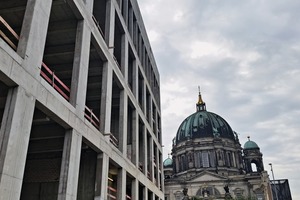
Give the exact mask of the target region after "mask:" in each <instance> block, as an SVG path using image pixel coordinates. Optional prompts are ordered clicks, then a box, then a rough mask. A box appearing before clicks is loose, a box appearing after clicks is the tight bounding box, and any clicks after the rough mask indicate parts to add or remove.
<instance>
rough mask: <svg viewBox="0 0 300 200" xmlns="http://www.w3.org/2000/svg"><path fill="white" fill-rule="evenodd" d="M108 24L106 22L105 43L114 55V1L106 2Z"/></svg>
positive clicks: (108, 0)
mask: <svg viewBox="0 0 300 200" xmlns="http://www.w3.org/2000/svg"><path fill="white" fill-rule="evenodd" d="M106 16H107V18H106V22H105V33H104V35H105V36H104V38H105V42H106V44H107V46H108V48H110V50H111V53H113V47H114V33H115V8H114V5H113V2H112V0H107V2H106Z"/></svg>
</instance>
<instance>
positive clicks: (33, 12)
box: [17, 0, 52, 78]
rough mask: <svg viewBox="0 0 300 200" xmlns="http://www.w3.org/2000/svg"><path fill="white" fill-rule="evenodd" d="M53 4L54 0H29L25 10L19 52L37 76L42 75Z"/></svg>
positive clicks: (30, 71)
mask: <svg viewBox="0 0 300 200" xmlns="http://www.w3.org/2000/svg"><path fill="white" fill-rule="evenodd" d="M51 5H52V1H39V0H28V1H27V6H26V10H25V15H24V20H23V25H22V30H21V34H20V40H19V44H18V49H17V53H18V54H19V55H20V56H21V57H23V58H24V63H23V66H24V67H25V68H26V70H27V71H28V72H29V73H30V74H31V75H32V76H33V77H35V78H38V77H39V76H40V68H41V64H42V59H43V53H44V48H45V42H46V36H47V30H48V28H47V27H48V22H49V17H50V11H51Z"/></svg>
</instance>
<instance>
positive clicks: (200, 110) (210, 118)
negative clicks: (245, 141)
mask: <svg viewBox="0 0 300 200" xmlns="http://www.w3.org/2000/svg"><path fill="white" fill-rule="evenodd" d="M196 105H197V111H196V112H195V113H194V114H192V115H190V116H188V117H187V118H186V119H185V120H184V121H183V122H182V123H181V125H180V126H179V129H178V131H177V135H176V138H175V140H176V144H178V143H179V142H182V141H185V140H190V139H195V138H204V137H221V138H228V139H232V140H234V139H235V135H234V132H233V131H232V129H231V127H230V126H229V124H228V123H227V122H226V121H225V120H224V119H223V118H222V117H220V116H219V115H217V114H215V113H212V112H208V111H206V106H205V103H204V101H203V100H202V97H201V94H200V92H199V100H198V103H197V104H196Z"/></svg>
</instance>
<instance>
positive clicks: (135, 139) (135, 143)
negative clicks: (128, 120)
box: [131, 110, 139, 167]
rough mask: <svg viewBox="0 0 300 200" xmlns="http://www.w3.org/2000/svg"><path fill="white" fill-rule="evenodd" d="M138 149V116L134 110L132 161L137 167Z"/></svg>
mask: <svg viewBox="0 0 300 200" xmlns="http://www.w3.org/2000/svg"><path fill="white" fill-rule="evenodd" d="M138 149H139V116H138V113H137V111H136V110H133V112H132V151H131V153H132V155H131V160H132V162H133V163H134V164H135V165H136V166H137V167H138V166H139V163H138V160H139V158H138V156H139V153H138Z"/></svg>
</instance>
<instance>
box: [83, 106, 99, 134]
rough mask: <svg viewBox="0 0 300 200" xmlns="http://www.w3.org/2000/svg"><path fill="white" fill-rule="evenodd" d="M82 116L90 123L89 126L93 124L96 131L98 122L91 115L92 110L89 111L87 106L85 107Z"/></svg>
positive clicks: (96, 118)
mask: <svg viewBox="0 0 300 200" xmlns="http://www.w3.org/2000/svg"><path fill="white" fill-rule="evenodd" d="M84 116H85V118H86V119H88V120H89V121H90V122H91V124H93V125H94V126H95V127H96V128H97V129H99V127H100V120H99V119H98V117H97V116H96V115H95V114H94V113H93V110H92V109H89V108H88V107H87V106H85V110H84Z"/></svg>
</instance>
